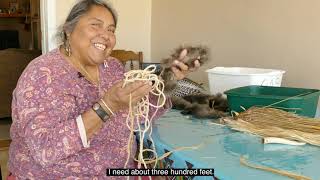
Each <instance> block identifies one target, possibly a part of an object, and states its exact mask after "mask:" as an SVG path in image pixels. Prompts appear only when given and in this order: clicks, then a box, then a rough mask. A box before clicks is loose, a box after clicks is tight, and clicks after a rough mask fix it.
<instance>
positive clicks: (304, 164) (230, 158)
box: [149, 110, 320, 180]
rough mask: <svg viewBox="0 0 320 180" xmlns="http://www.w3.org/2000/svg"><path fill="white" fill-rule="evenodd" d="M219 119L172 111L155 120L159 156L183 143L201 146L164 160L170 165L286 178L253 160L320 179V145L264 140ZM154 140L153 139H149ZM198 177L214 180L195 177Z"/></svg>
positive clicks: (227, 175)
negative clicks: (258, 166) (259, 168)
mask: <svg viewBox="0 0 320 180" xmlns="http://www.w3.org/2000/svg"><path fill="white" fill-rule="evenodd" d="M216 123H217V120H208V119H205V120H200V119H195V118H192V117H190V116H183V115H181V114H180V112H179V111H177V110H171V111H169V112H168V113H166V114H165V115H164V116H162V117H161V118H160V119H159V120H156V121H155V122H154V126H153V140H154V142H155V145H156V149H157V153H158V155H159V156H160V155H162V154H163V153H165V152H167V151H171V150H173V149H175V148H178V147H182V146H197V145H199V144H202V146H200V147H199V148H198V149H188V150H182V151H177V152H174V153H173V154H172V155H171V156H169V157H168V158H166V159H164V161H165V163H166V165H167V168H170V167H171V168H214V169H215V176H216V177H218V178H219V179H228V180H234V179H246V180H251V179H252V180H256V179H259V180H270V179H272V180H286V179H290V178H287V177H285V176H281V175H277V174H273V173H271V172H267V171H261V170H257V169H253V168H250V167H246V166H243V165H241V164H240V157H241V156H244V157H245V158H246V159H247V160H248V162H249V163H251V164H255V165H263V166H268V167H272V168H276V169H281V170H286V171H290V172H294V173H296V174H300V175H304V176H308V177H310V178H312V179H320V148H319V147H316V146H311V145H304V146H290V145H279V144H278V145H276V144H267V145H264V144H262V143H261V138H259V137H258V136H254V135H250V134H246V133H242V132H237V131H234V130H230V129H229V128H228V127H226V126H223V125H218V124H216ZM149 143H150V142H149ZM194 179H213V178H212V177H200V176H197V177H194Z"/></svg>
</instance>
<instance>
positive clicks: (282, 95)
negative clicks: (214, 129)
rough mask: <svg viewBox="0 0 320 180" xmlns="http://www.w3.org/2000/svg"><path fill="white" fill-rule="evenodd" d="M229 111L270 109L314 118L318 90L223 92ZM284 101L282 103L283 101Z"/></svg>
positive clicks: (266, 88)
mask: <svg viewBox="0 0 320 180" xmlns="http://www.w3.org/2000/svg"><path fill="white" fill-rule="evenodd" d="M225 94H226V95H227V98H228V104H229V107H230V110H231V111H236V112H241V111H243V109H242V108H241V107H244V108H245V109H248V108H250V107H252V106H257V107H263V106H268V105H271V104H274V103H277V102H280V101H282V102H280V103H277V104H274V105H272V106H271V107H274V108H278V109H282V110H285V111H290V112H295V113H296V114H299V115H301V116H307V117H314V116H315V114H316V111H317V105H318V100H319V94H320V90H317V89H302V88H289V87H270V86H245V87H240V88H235V89H231V90H228V91H226V92H225ZM283 100H284V101H283Z"/></svg>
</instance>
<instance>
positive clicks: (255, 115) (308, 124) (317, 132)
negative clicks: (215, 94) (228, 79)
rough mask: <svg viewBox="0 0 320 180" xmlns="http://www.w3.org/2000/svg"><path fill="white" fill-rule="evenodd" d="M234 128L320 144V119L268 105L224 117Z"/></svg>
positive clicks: (265, 135) (267, 135)
mask: <svg viewBox="0 0 320 180" xmlns="http://www.w3.org/2000/svg"><path fill="white" fill-rule="evenodd" d="M222 121H224V122H225V123H226V124H227V125H228V126H230V127H231V128H232V129H235V130H238V131H243V132H248V133H252V134H256V135H259V136H263V137H279V138H284V139H289V140H296V141H300V142H306V143H309V144H312V145H316V146H320V119H314V118H306V117H300V116H298V115H295V114H293V113H289V112H286V111H283V110H279V109H275V108H267V107H262V108H259V107H252V108H250V109H248V110H246V111H244V112H241V113H239V114H237V115H236V116H235V117H234V119H230V118H224V119H222Z"/></svg>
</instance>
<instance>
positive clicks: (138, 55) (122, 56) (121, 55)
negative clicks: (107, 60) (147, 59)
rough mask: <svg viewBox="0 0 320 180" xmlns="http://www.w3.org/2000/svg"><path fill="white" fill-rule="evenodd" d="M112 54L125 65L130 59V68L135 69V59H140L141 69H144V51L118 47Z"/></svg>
mask: <svg viewBox="0 0 320 180" xmlns="http://www.w3.org/2000/svg"><path fill="white" fill-rule="evenodd" d="M111 56H112V57H114V58H117V59H118V60H120V61H121V62H122V63H123V65H124V66H125V65H126V63H127V62H128V61H130V69H131V70H132V69H134V65H133V61H138V63H139V65H138V67H139V69H142V63H143V53H142V52H134V51H126V50H121V49H116V50H113V51H112V52H111Z"/></svg>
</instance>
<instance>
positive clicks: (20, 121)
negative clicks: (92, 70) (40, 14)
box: [9, 49, 170, 180]
mask: <svg viewBox="0 0 320 180" xmlns="http://www.w3.org/2000/svg"><path fill="white" fill-rule="evenodd" d="M106 62H107V64H108V66H104V65H103V64H101V65H100V67H99V71H100V72H99V73H100V87H102V88H104V89H106V90H107V89H108V88H110V87H111V86H112V85H113V84H115V83H116V82H117V81H120V80H122V79H123V77H124V68H123V65H122V64H121V63H120V62H119V61H118V60H116V59H114V58H112V57H110V58H109V59H108V60H107V61H106ZM99 89H100V88H98V87H97V86H95V85H93V84H92V83H90V82H89V81H87V80H86V79H85V78H84V77H83V76H82V75H81V74H80V73H79V72H78V71H77V70H76V69H75V68H74V67H73V66H72V65H71V64H69V63H68V62H67V61H66V60H65V59H64V58H63V56H62V54H61V53H60V51H59V50H58V49H55V50H52V51H51V52H49V53H47V54H45V55H42V56H40V57H38V58H36V59H34V60H33V61H32V62H31V63H30V64H29V65H28V66H27V68H26V69H25V70H24V72H23V73H22V75H21V77H20V79H19V81H18V84H17V87H16V89H15V90H14V92H13V101H12V119H13V123H12V126H11V130H10V135H11V138H12V143H11V145H10V150H9V171H10V172H12V173H13V175H14V176H15V177H16V178H17V179H37V180H38V179H122V178H125V177H122V178H120V177H107V176H106V175H105V174H106V169H108V168H123V167H124V164H125V162H126V159H127V143H128V137H129V133H130V130H129V129H128V127H127V125H126V121H125V120H126V117H127V113H128V112H127V111H119V112H118V113H116V114H115V115H114V116H111V118H110V120H108V121H107V122H105V123H104V124H103V126H102V128H101V129H100V130H99V131H98V132H96V133H95V134H94V136H93V137H92V138H91V139H90V147H89V148H84V147H83V144H82V141H81V139H80V135H79V130H78V127H77V123H76V118H77V116H79V115H80V114H81V113H83V112H85V111H87V110H88V109H90V108H91V107H92V105H93V104H94V103H95V102H97V101H98V100H99V99H100V98H101V97H102V94H101V93H99ZM155 100H156V99H155V98H154V99H153V101H155ZM167 103H170V102H169V101H168V102H167ZM154 111H155V109H154V108H151V111H150V112H151V113H152V112H154ZM164 112H165V109H164V108H163V109H159V110H158V112H157V116H156V117H159V116H160V115H161V114H163V113H164ZM135 151H136V144H134V146H133V148H132V151H131V152H132V153H131V155H132V156H133V155H134V154H135ZM132 159H133V158H131V161H130V163H129V165H128V167H129V168H133V167H134V163H133V160H132Z"/></svg>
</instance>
